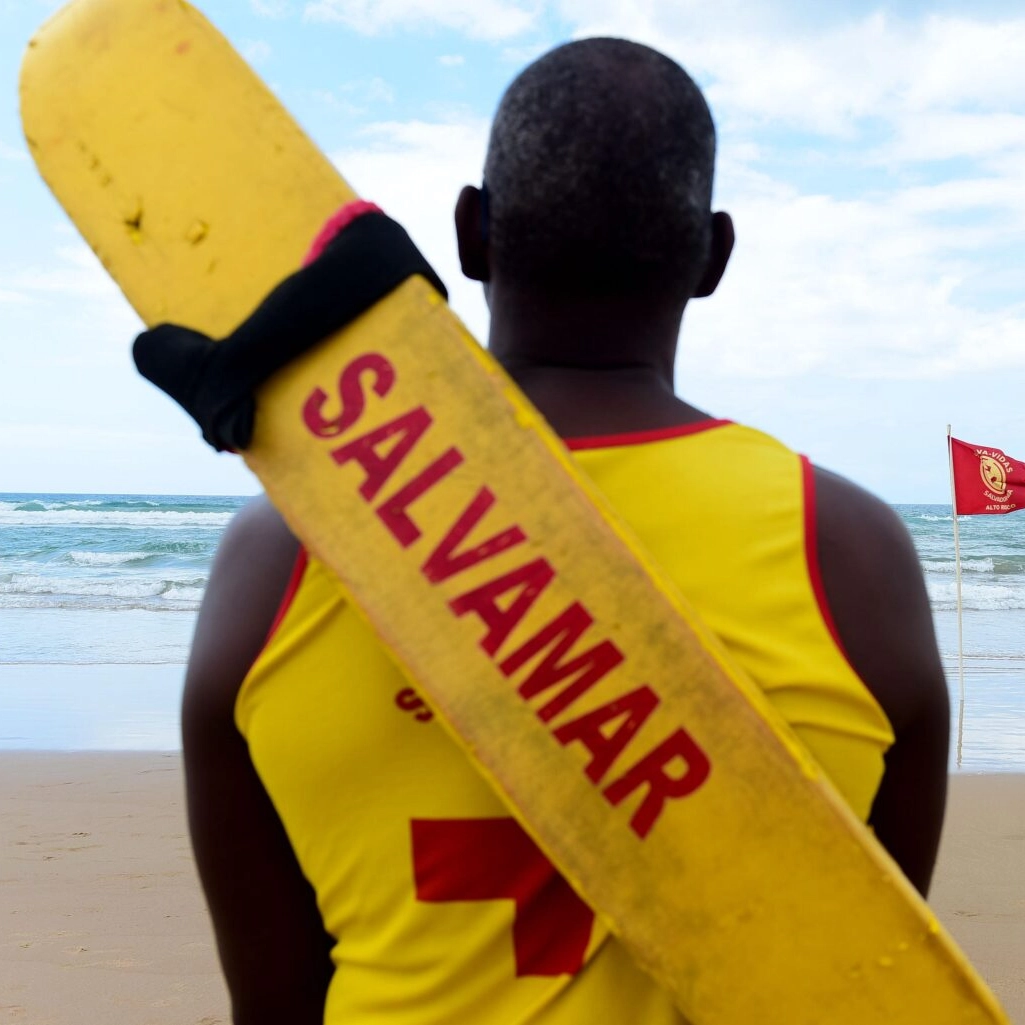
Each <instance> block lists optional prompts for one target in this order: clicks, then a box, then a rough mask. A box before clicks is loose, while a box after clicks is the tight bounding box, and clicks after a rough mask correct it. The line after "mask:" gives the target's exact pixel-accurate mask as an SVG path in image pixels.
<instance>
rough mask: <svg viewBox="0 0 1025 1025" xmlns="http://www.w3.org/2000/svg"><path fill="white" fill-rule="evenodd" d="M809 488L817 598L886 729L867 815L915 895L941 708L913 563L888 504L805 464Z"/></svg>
mask: <svg viewBox="0 0 1025 1025" xmlns="http://www.w3.org/2000/svg"><path fill="white" fill-rule="evenodd" d="M815 491H816V527H817V547H818V556H819V566H820V569H821V572H822V584H823V588H824V589H825V592H826V600H827V602H828V603H829V607H830V610H831V612H832V615H833V619H834V622H835V624H836V628H837V632H838V634H839V636H840V640H841V642H842V643H843V646H844V648H845V650H846V652H847V656H848V658H849V659H850V663H851V665H852V666H853V668H854V670H855V672H857V674H858V675H859V677H860V678H861V680H862V681H863V682H864V684H865V686H866V687H867V688H868V689H869V690H870V691H871V692H872V694H873V695H874V696H875V698H876V700H877V701H878V702H879V704H880V706H881V707H882V709H883V711H884V712H885V713H886V716H887V718H888V719H889V721H890V725H891V726H892V728H893V732H894V737H895V740H894V743H893V746H892V747H891V748H890V750H889V751H888V752H887V754H886V771H885V773H884V775H883V780H882V783H881V785H880V787H879V791H878V793H877V794H876V798H875V802H874V804H873V806H872V814H871V817H870V822H871V824H872V826H873V828H874V829H875V832H876V836H877V837H878V838H879V840H880V841H881V842H882V844H883V846H884V847H886V849H887V850H888V851H889V852H890V854H891V855H892V856H893V858H894V859H895V860H896V861H897V863H898V864H899V865H900V866H901V868H902V869H903V870H904V873H905V874H906V875H907V876H908V878H909V879H910V880H911V882H912V883H914V885H915V886H916V887H918V889H919V890H920V891H921V892H922V893H923V894H925V893H927V892H928V889H929V882H930V879H931V877H932V871H933V866H934V865H935V861H936V851H937V848H938V845H939V838H940V830H941V828H942V825H943V814H944V807H945V803H946V786H947V783H946V781H947V757H948V742H949V730H950V708H949V698H948V696H947V685H946V679H945V677H944V673H943V665H942V662H941V660H940V655H939V651H938V649H937V647H936V636H935V632H934V629H933V622H932V611H931V609H930V606H929V596H928V594H927V592H926V589H925V581H924V579H923V576H922V570H921V567H920V565H919V562H918V556H917V554H916V552H915V546H914V544H913V543H912V541H911V536H910V534H909V533H908V531H907V530H906V528H905V527H904V524H903V523H902V522H901V519H900V517H899V516H898V515H897V514H896V512H894V510H893V509H891V508H890V507H889V506H887V505H885V504H884V503H883V502H881V501H879V499H877V498H875V497H874V496H872V495H870V494H868V492H866V491H863V490H862V489H861V488H859V487H857V486H856V485H854V484H852V483H851V482H850V481H848V480H845V479H844V478H843V477H838V476H837V475H836V474H833V473H829V472H827V471H825V470H816V471H815Z"/></svg>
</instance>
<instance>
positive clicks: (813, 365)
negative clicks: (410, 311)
mask: <svg viewBox="0 0 1025 1025" xmlns="http://www.w3.org/2000/svg"><path fill="white" fill-rule="evenodd" d="M56 6H57V5H56V4H54V3H52V2H50V0H0V225H2V227H3V230H2V231H0V346H2V350H0V351H2V357H0V492H11V491H27V492H95V493H162V494H252V493H255V492H256V491H257V490H258V488H259V486H258V483H257V482H256V481H255V479H254V478H253V477H251V476H250V475H249V473H248V471H247V470H246V469H245V467H244V466H243V465H242V463H241V461H240V460H238V459H237V458H235V457H232V456H230V455H222V456H217V455H215V454H214V453H212V452H211V451H209V450H207V449H206V448H205V446H204V445H203V444H202V443H201V442H200V440H199V438H198V431H197V429H196V427H195V426H194V425H193V424H192V422H191V421H190V420H188V418H187V417H186V416H185V414H183V413H182V412H181V411H180V410H179V409H178V408H177V407H176V406H175V405H174V404H173V403H172V402H171V401H170V400H168V399H166V398H165V397H164V396H162V395H161V394H159V393H158V392H157V391H156V390H155V389H153V388H152V386H150V385H148V384H147V383H146V382H145V381H143V380H142V379H141V378H139V377H137V376H136V374H135V372H134V369H133V367H132V363H131V359H130V355H129V351H130V345H131V341H132V339H133V338H134V336H135V334H136V333H137V332H138V331H139V330H140V328H141V325H140V324H139V322H138V320H137V318H136V317H135V315H134V313H133V312H132V311H131V310H130V308H129V307H128V305H127V303H126V302H125V301H124V300H123V299H122V298H121V296H120V293H119V292H118V291H117V289H116V287H115V286H114V285H113V283H112V282H110V280H109V279H108V278H107V276H106V274H105V272H104V271H103V270H102V268H101V267H100V265H99V262H98V261H97V260H96V258H95V257H94V256H93V254H92V253H91V252H90V251H89V249H88V247H87V246H86V245H85V244H84V243H83V242H82V241H81V239H80V238H79V237H78V235H77V234H76V232H75V231H74V228H73V227H72V226H71V225H70V222H69V221H68V220H67V218H66V217H65V216H64V214H63V212H62V211H61V210H60V208H59V207H58V205H57V204H56V202H55V201H54V200H53V199H52V198H51V196H50V195H49V193H48V192H47V190H46V188H45V186H44V185H43V183H42V181H41V179H40V178H39V177H38V175H37V173H36V171H35V168H34V166H33V164H32V161H31V159H30V157H29V156H28V153H27V149H26V146H25V144H24V141H23V139H22V135H21V129H20V125H19V120H18V111H17V102H18V101H17V74H18V65H19V63H20V59H21V54H22V52H23V51H24V48H25V46H26V44H27V42H28V40H29V38H30V37H31V35H32V33H33V31H34V30H35V28H36V27H37V26H38V25H39V24H41V23H42V22H43V21H44V20H45V18H46V17H47V16H48V15H49V13H50V12H51V11H52V10H54V9H55V7H56ZM200 6H201V8H202V10H203V11H204V13H205V14H206V15H207V16H208V17H209V18H210V19H211V20H212V21H213V22H214V24H215V25H217V26H218V28H220V29H221V31H222V32H224V33H225V34H226V35H227V37H228V38H229V39H230V40H231V41H232V42H233V44H234V45H235V46H236V47H237V48H238V49H239V51H240V52H241V53H242V54H243V55H244V56H245V57H246V58H247V60H249V62H250V63H251V64H252V65H253V66H254V67H255V68H256V70H257V71H258V73H259V74H260V75H261V76H262V77H263V78H264V79H265V81H267V83H268V84H269V85H270V86H271V88H272V89H273V90H274V91H275V93H276V94H277V95H278V96H279V98H280V99H281V100H282V102H283V103H284V104H285V106H286V107H288V109H289V110H290V111H291V112H292V113H293V115H294V116H295V117H296V118H297V119H298V121H299V122H300V123H301V124H302V125H303V127H304V128H305V129H306V130H307V131H308V132H309V133H310V134H311V135H312V137H313V139H314V140H315V141H316V142H317V144H318V145H319V146H320V147H321V148H322V149H323V150H324V151H325V152H326V153H327V154H328V155H329V156H330V157H331V159H332V160H333V161H334V162H335V164H336V165H337V166H338V167H339V169H340V170H341V171H342V173H343V174H344V175H345V176H346V177H347V178H348V180H349V181H350V182H351V183H352V184H353V185H354V187H355V188H356V189H357V191H359V192H360V193H361V194H362V195H364V196H366V197H367V198H370V199H373V200H375V201H376V202H378V203H379V204H381V205H382V206H383V207H384V208H385V209H386V210H387V211H388V212H389V213H390V214H392V215H393V216H395V217H397V218H398V219H399V220H400V221H402V222H403V223H404V224H405V225H406V227H407V228H408V229H409V230H410V233H411V234H412V236H413V238H414V239H415V241H416V242H417V243H418V245H419V246H420V248H421V249H422V250H423V251H424V253H425V254H426V255H427V257H428V259H429V260H430V261H431V262H432V264H433V265H434V266H435V268H436V269H437V270H438V271H439V273H440V274H441V276H442V278H443V279H444V280H445V282H446V284H447V285H448V286H449V290H450V294H451V303H452V306H453V308H454V309H455V311H456V312H457V313H458V314H459V315H460V316H461V317H462V318H463V320H464V321H465V322H466V323H467V324H468V326H469V327H470V329H471V330H472V331H473V332H474V334H475V335H476V336H477V337H478V338H479V339H481V340H485V339H486V337H487V310H486V307H485V305H484V303H483V300H482V297H481V295H480V291H479V286H476V285H474V284H472V283H470V282H468V281H465V280H464V279H463V278H462V277H461V276H460V273H459V268H458V262H457V259H456V252H455V238H454V233H453V230H452V228H451V211H452V207H453V205H454V203H455V199H456V196H457V194H458V190H459V187H460V186H461V185H463V184H465V183H467V182H469V183H479V180H480V174H481V168H482V166H483V159H484V151H485V146H486V143H487V131H488V124H489V120H490V118H491V116H492V114H493V113H494V110H495V108H496V106H497V103H498V100H499V98H500V97H501V94H502V90H503V89H504V88H505V86H506V85H507V84H508V83H509V82H510V81H511V80H512V78H513V77H514V76H515V75H516V73H517V72H518V71H519V70H520V69H522V67H524V66H525V64H527V63H529V61H531V60H532V59H533V58H534V57H536V56H538V55H539V54H541V53H543V52H544V51H545V50H547V49H549V48H550V47H552V46H554V45H557V44H558V43H560V42H564V41H566V40H569V39H574V38H580V37H586V36H590V35H616V36H622V37H626V38H630V39H635V40H638V41H640V42H645V43H648V44H650V45H653V46H656V47H657V48H659V49H661V50H663V51H664V52H665V53H667V54H669V55H670V56H672V57H674V58H675V59H677V60H678V61H680V62H681V63H682V64H683V66H684V67H685V68H687V70H688V71H689V72H690V73H691V74H692V76H693V77H694V78H695V79H696V80H697V82H698V83H699V84H700V85H701V87H702V88H703V89H704V90H705V93H706V95H707V97H708V99H709V102H710V104H711V107H712V111H713V115H714V117H715V120H716V124H717V129H718V136H719V149H718V169H717V181H716V189H715V207H716V208H717V209H725V210H728V211H729V212H730V213H731V214H732V215H733V218H734V222H735V224H736V229H737V247H736V250H735V253H734V257H733V260H732V261H731V265H730V267H729V268H728V270H727V273H726V276H725V278H724V280H723V282H722V284H721V286H720V288H719V289H718V291H717V292H716V294H715V295H714V296H712V297H711V298H709V299H704V300H699V301H695V302H694V303H692V304H691V306H689V307H688V310H687V313H686V317H685V321H684V329H683V333H682V336H681V344H680V355H679V359H678V362H677V390H678V392H679V393H680V394H682V395H683V396H684V397H686V398H687V399H688V400H689V401H690V402H692V403H694V404H695V405H697V406H699V407H701V408H704V409H706V410H708V411H709V412H711V413H712V414H713V415H715V416H719V417H727V418H730V419H733V420H737V421H740V422H743V423H748V424H751V425H753V426H757V427H759V428H762V429H764V430H767V431H769V432H770V433H772V434H775V435H776V436H777V437H779V438H780V439H781V440H783V441H784V442H786V443H787V444H788V445H790V446H792V447H793V448H795V449H797V450H799V451H801V452H804V453H806V454H807V455H809V456H810V457H811V458H812V460H813V461H815V462H816V463H818V464H819V465H822V466H825V467H827V468H829V469H832V470H835V471H837V472H840V473H843V474H845V475H847V476H849V477H851V478H853V479H854V480H855V481H857V482H858V483H860V484H862V485H864V486H865V487H868V488H869V489H870V490H872V491H874V492H876V493H877V494H879V495H880V496H881V497H883V498H884V499H886V500H888V501H890V502H895V503H901V502H945V501H949V482H948V470H947V460H946V446H945V437H944V436H945V432H946V425H947V424H948V423H951V424H952V425H953V428H954V434H955V436H957V437H961V438H963V439H965V440H967V441H970V442H975V443H979V444H984V445H987V446H997V447H1000V448H1003V449H1004V450H1005V451H1007V452H1008V453H1009V454H1010V455H1012V456H1014V457H1016V458H1019V459H1020V458H1025V60H1023V59H1022V54H1025V9H1023V8H1022V6H1021V4H1020V0H1003V2H996V0H975V2H973V3H971V4H969V3H967V2H958V3H955V2H952V0H949V2H942V0H937V2H933V3H926V2H916V0H904V2H899V3H889V4H872V3H865V2H860V0H837V2H833V3H829V4H823V3H819V2H816V0H720V2H718V3H716V4H714V5H713V4H709V3H707V2H701V0H672V2H666V0H208V2H206V3H204V4H201V5H200ZM126 87H130V85H129V86H126ZM740 472H742V471H740Z"/></svg>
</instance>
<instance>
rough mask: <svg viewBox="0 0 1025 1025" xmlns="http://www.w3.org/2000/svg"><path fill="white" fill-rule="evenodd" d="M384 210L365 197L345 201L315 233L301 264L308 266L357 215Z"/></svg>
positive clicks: (379, 212)
mask: <svg viewBox="0 0 1025 1025" xmlns="http://www.w3.org/2000/svg"><path fill="white" fill-rule="evenodd" d="M383 213H384V211H383V210H382V209H381V208H380V207H379V206H378V205H377V204H376V203H368V202H367V201H366V200H365V199H354V200H353V201H352V202H351V203H346V204H345V206H343V207H342V208H341V210H339V211H338V212H337V213H333V214H332V215H331V216H330V217H329V218H328V219H327V220H326V221H325V222H324V227H323V228H321V229H320V231H319V232H318V233H317V237H316V238H315V239H314V240H313V245H311V246H310V251H309V252H308V253H307V254H306V259H305V260H303V266H304V267H308V266H309V265H310V264H311V263H313V261H314V260H316V258H317V257H318V256H320V254H321V253H322V252H324V250H325V249H326V248H327V244H328V243H329V242H330V241H331V239H333V238H334V237H335V235H337V234H338V233H339V232H340V231H344V230H345V229H346V228H347V227H348V226H349V225H350V224H352V222H353V221H354V220H356V218H357V217H362V216H363V215H364V214H383Z"/></svg>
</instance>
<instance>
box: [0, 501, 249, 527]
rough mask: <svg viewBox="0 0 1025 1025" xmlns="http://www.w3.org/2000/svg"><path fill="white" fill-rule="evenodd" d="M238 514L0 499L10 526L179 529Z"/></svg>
mask: <svg viewBox="0 0 1025 1025" xmlns="http://www.w3.org/2000/svg"><path fill="white" fill-rule="evenodd" d="M233 515H234V513H232V512H166V511H165V512H162V511H160V510H156V509H142V510H139V511H138V512H134V511H129V510H125V509H117V510H111V511H110V512H97V511H94V510H92V509H50V510H46V511H44V512H32V511H31V510H19V509H17V508H15V507H14V506H13V505H12V504H11V503H10V502H0V526H6V527H56V526H60V527H66V526H71V525H77V526H82V527H128V528H132V527H159V528H160V529H166V528H170V529H175V528H183V527H192V528H195V527H212V528H218V527H223V526H226V525H227V523H228V521H229V520H230V519H231V517H232V516H233Z"/></svg>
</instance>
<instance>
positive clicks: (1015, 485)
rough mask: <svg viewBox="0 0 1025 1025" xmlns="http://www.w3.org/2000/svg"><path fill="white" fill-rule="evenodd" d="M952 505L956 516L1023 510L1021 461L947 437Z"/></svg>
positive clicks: (1023, 464)
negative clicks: (952, 492) (948, 441)
mask: <svg viewBox="0 0 1025 1025" xmlns="http://www.w3.org/2000/svg"><path fill="white" fill-rule="evenodd" d="M950 468H951V476H952V482H953V489H954V504H955V508H956V510H957V514H958V515H959V516H979V515H998V514H1001V513H1009V512H1015V511H1016V510H1018V509H1022V508H1025V506H1023V505H1022V494H1023V493H1022V492H1021V491H1020V490H1019V489H1021V488H1025V462H1021V461H1020V460H1018V459H1012V458H1011V457H1010V456H1008V455H1007V454H1006V453H1004V452H1002V451H1001V450H1000V449H998V448H987V447H984V446H982V445H971V444H969V443H968V442H966V441H959V440H958V439H957V438H953V437H952V438H950Z"/></svg>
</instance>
